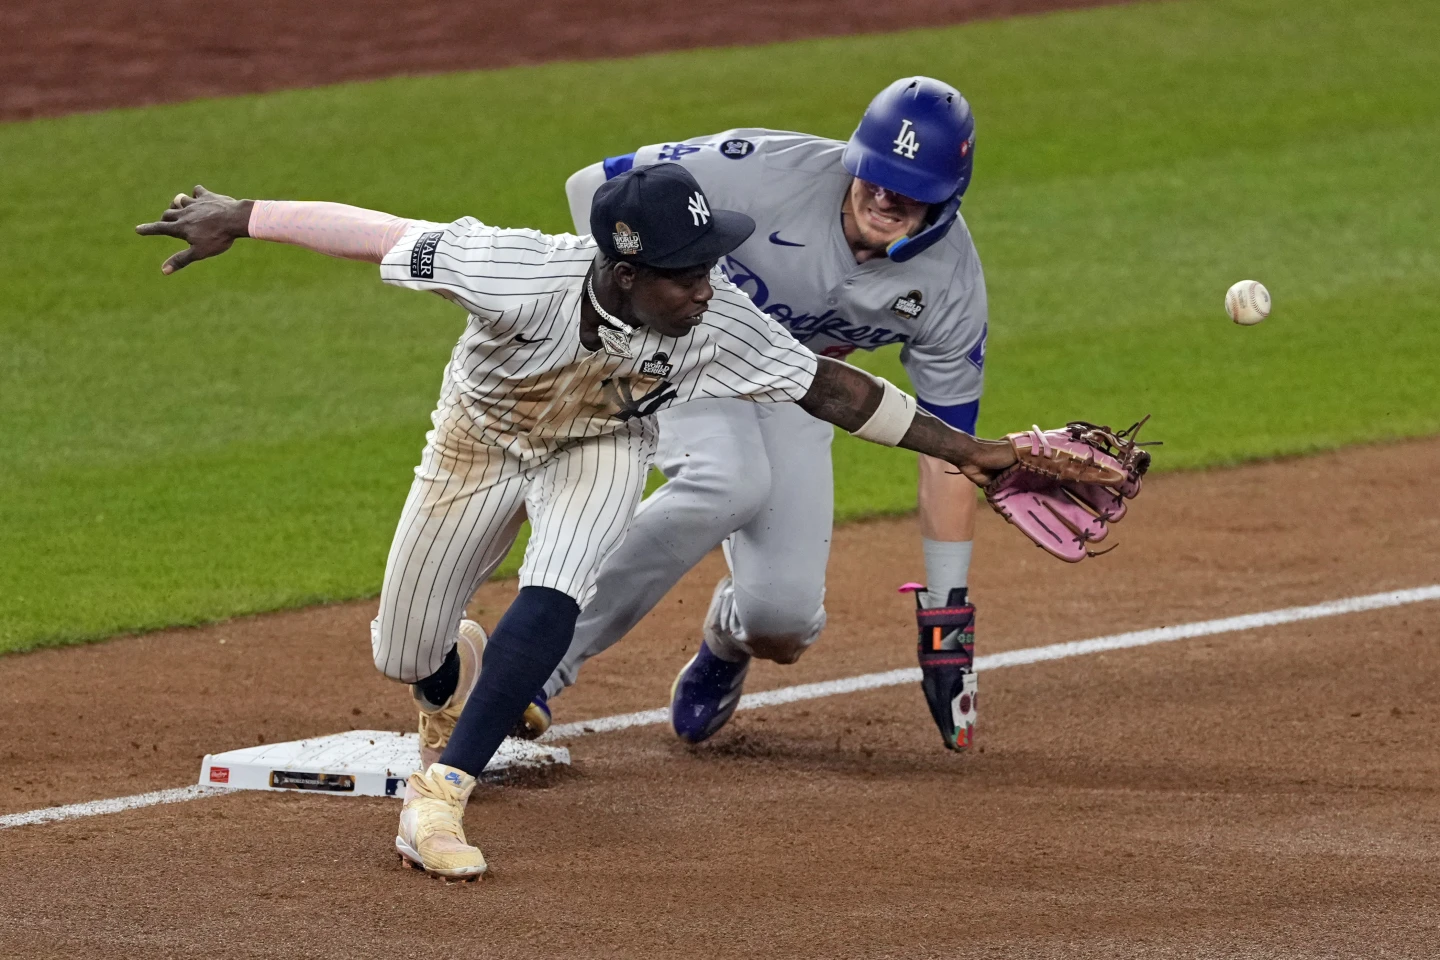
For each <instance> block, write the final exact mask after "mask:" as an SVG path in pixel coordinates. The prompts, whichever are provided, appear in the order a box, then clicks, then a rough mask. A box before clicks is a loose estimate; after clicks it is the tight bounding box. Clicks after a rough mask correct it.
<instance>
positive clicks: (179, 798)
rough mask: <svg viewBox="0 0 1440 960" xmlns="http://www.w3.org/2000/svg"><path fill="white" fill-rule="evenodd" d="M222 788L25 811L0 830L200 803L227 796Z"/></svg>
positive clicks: (0, 820) (2, 822)
mask: <svg viewBox="0 0 1440 960" xmlns="http://www.w3.org/2000/svg"><path fill="white" fill-rule="evenodd" d="M230 792H231V791H229V790H227V789H225V788H224V787H203V786H200V785H199V784H195V785H193V786H189V787H176V788H175V789H173V790H156V791H155V792H154V793H137V794H135V795H134V796H131V797H114V798H112V799H110V800H91V801H90V802H89V803H72V804H69V805H68V806H64V807H46V808H44V809H43V810H27V811H25V812H24V813H11V814H8V815H6V816H3V817H0V830H4V829H5V828H6V827H32V826H34V825H36V824H38V823H51V822H53V821H55V820H73V819H75V818H76V817H93V816H96V815H98V814H101V813H119V812H120V811H121V810H134V809H136V808H138V807H153V806H156V805H157V804H161V803H182V802H184V801H186V800H199V799H200V798H201V797H209V796H213V795H214V794H217V793H230Z"/></svg>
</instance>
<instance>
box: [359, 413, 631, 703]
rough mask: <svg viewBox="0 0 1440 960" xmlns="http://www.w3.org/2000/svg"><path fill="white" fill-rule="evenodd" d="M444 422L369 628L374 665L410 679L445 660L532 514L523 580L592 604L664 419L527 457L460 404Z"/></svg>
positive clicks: (429, 445) (439, 422) (404, 518)
mask: <svg viewBox="0 0 1440 960" xmlns="http://www.w3.org/2000/svg"><path fill="white" fill-rule="evenodd" d="M433 419H434V421H435V424H436V426H435V429H434V430H432V431H430V432H429V433H428V434H426V445H425V452H424V454H423V456H422V458H421V461H420V465H419V466H418V467H417V468H416V469H415V481H414V483H413V484H411V487H410V495H409V496H408V497H407V498H406V500H405V509H404V511H403V512H402V513H401V515H400V523H399V525H398V526H397V527H396V530H395V539H394V540H393V541H392V542H391V544H390V556H389V559H388V560H387V561H386V564H385V583H384V586H383V587H382V588H381V591H380V612H379V614H378V615H377V616H376V617H375V620H374V621H373V622H372V623H371V625H370V644H371V650H372V653H373V654H374V658H375V666H376V667H377V668H378V669H379V670H380V671H381V672H382V673H384V674H385V675H386V676H387V677H390V678H391V679H393V680H400V681H403V682H406V683H414V682H416V681H417V680H421V679H423V678H425V677H428V676H430V675H431V674H433V673H434V672H435V671H436V670H438V669H439V668H440V665H441V663H442V662H443V661H444V659H445V656H446V654H447V653H449V651H450V648H451V647H453V646H454V644H455V637H456V631H457V629H458V628H459V625H460V619H461V617H462V616H463V615H464V613H465V606H466V604H468V603H469V602H470V598H471V596H472V595H473V594H474V593H475V590H476V589H477V588H478V587H479V586H480V584H482V583H484V582H485V580H486V579H488V578H489V577H490V575H491V574H492V573H494V572H495V568H496V567H498V566H499V565H500V562H501V561H502V560H504V559H505V556H506V554H507V553H509V551H510V547H511V545H512V544H513V543H514V542H515V537H516V535H517V534H518V533H519V530H520V525H521V524H522V523H523V522H524V521H525V518H526V516H527V515H528V516H529V518H530V525H531V533H530V542H529V544H528V545H527V547H526V549H525V559H524V562H523V563H522V565H521V567H520V586H522V587H527V586H539V587H550V588H552V589H555V590H559V591H561V592H562V593H565V594H567V595H569V596H570V597H572V598H574V599H575V601H576V602H577V603H578V604H579V605H580V606H581V608H582V609H583V608H584V606H585V605H586V604H587V603H588V602H589V601H590V598H591V597H592V596H593V595H594V593H595V579H596V576H597V574H598V572H599V569H600V564H601V562H602V561H604V559H605V558H606V557H607V556H609V555H610V553H611V552H612V551H613V550H614V549H615V548H616V546H618V545H619V543H620V541H621V539H622V538H623V536H624V534H625V530H626V528H627V527H628V526H629V523H630V518H631V517H632V515H633V514H634V512H635V506H636V504H637V503H639V501H640V496H641V494H642V493H643V492H644V489H645V475H646V471H647V470H648V469H649V464H650V460H651V459H652V457H653V455H654V447H655V441H654V437H655V433H654V430H653V428H652V427H650V425H648V424H639V423H633V422H632V424H630V425H627V427H626V428H624V429H622V430H621V431H620V432H618V433H615V434H610V435H607V436H603V437H596V438H590V439H585V440H577V441H575V442H573V443H571V444H569V445H567V446H565V447H564V448H562V449H560V450H559V451H557V452H555V453H553V454H551V455H549V456H547V457H544V458H543V459H538V460H528V461H527V460H521V459H520V458H519V457H516V456H513V455H512V454H509V453H507V452H505V451H504V450H502V449H501V448H499V447H495V446H492V445H489V444H485V443H481V442H479V441H478V440H476V439H474V437H473V436H472V435H471V433H470V432H469V430H468V429H467V428H468V427H470V421H469V419H468V417H466V416H465V415H464V413H463V412H460V411H458V410H457V409H456V408H454V407H451V408H450V409H448V410H447V409H445V407H444V406H443V405H442V407H441V409H439V410H437V411H436V414H435V416H434V418H433Z"/></svg>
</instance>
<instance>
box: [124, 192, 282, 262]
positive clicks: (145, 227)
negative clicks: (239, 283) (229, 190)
mask: <svg viewBox="0 0 1440 960" xmlns="http://www.w3.org/2000/svg"><path fill="white" fill-rule="evenodd" d="M252 206H254V201H252V200H236V199H235V198H234V197H227V196H225V195H224V194H222V193H211V192H210V191H209V190H206V189H205V188H204V187H200V186H197V187H196V188H195V195H194V196H186V195H185V194H183V193H177V194H176V195H175V199H174V200H172V201H171V202H170V207H169V209H167V210H166V211H165V212H164V213H163V214H162V215H161V216H160V219H159V220H156V221H155V222H154V223H142V224H140V226H138V227H136V228H135V232H136V233H138V234H140V235H141V236H142V237H174V238H175V239H176V240H184V241H185V242H186V243H188V244H189V246H188V247H186V248H185V249H184V250H181V251H180V252H179V253H177V254H175V255H174V256H172V257H171V258H170V259H168V260H166V261H165V264H164V266H162V267H161V268H160V272H161V273H164V274H167V275H168V274H172V273H174V272H175V271H176V270H179V269H180V268H181V267H184V266H187V265H188V264H191V263H194V262H195V261H196V260H204V259H205V258H207V257H215V256H219V255H220V254H222V253H224V252H225V251H226V250H229V249H230V245H231V244H232V243H234V242H235V241H236V239H238V238H240V237H248V236H249V235H250V208H251V207H252Z"/></svg>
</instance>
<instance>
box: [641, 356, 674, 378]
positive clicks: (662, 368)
mask: <svg viewBox="0 0 1440 960" xmlns="http://www.w3.org/2000/svg"><path fill="white" fill-rule="evenodd" d="M669 359H670V357H669V356H668V355H666V354H663V353H657V354H655V356H653V357H651V358H650V359H649V360H646V361H645V362H644V363H642V364H640V372H641V373H643V374H645V376H647V377H658V378H659V379H661V380H664V379H666V378H667V377H669V376H670V371H671V370H673V369H675V368H674V367H672V366H671V365H670V364H669V363H668V362H667V361H668V360H669Z"/></svg>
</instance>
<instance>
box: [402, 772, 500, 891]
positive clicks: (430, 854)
mask: <svg viewBox="0 0 1440 960" xmlns="http://www.w3.org/2000/svg"><path fill="white" fill-rule="evenodd" d="M474 789H475V778H474V777H472V776H470V774H468V773H466V772H465V771H463V770H457V769H455V768H454V767H447V766H445V765H444V764H443V763H436V764H432V765H431V766H430V767H428V768H427V769H426V770H424V771H423V772H422V771H416V772H415V773H412V774H410V779H409V780H407V781H406V782H405V805H404V806H403V807H401V808H400V832H399V833H397V834H396V836H395V851H396V852H397V853H399V854H400V857H401V859H402V860H404V861H405V863H406V864H407V865H409V866H410V867H412V868H414V869H416V870H424V871H425V872H426V873H428V874H430V875H431V876H433V877H444V878H446V879H449V880H476V879H478V878H479V877H480V876H481V875H483V874H484V873H485V870H486V864H485V855H484V854H482V853H481V852H480V848H479V847H472V846H471V845H470V844H469V842H467V841H466V839H465V801H466V800H469V799H470V792H471V791H472V790H474Z"/></svg>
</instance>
